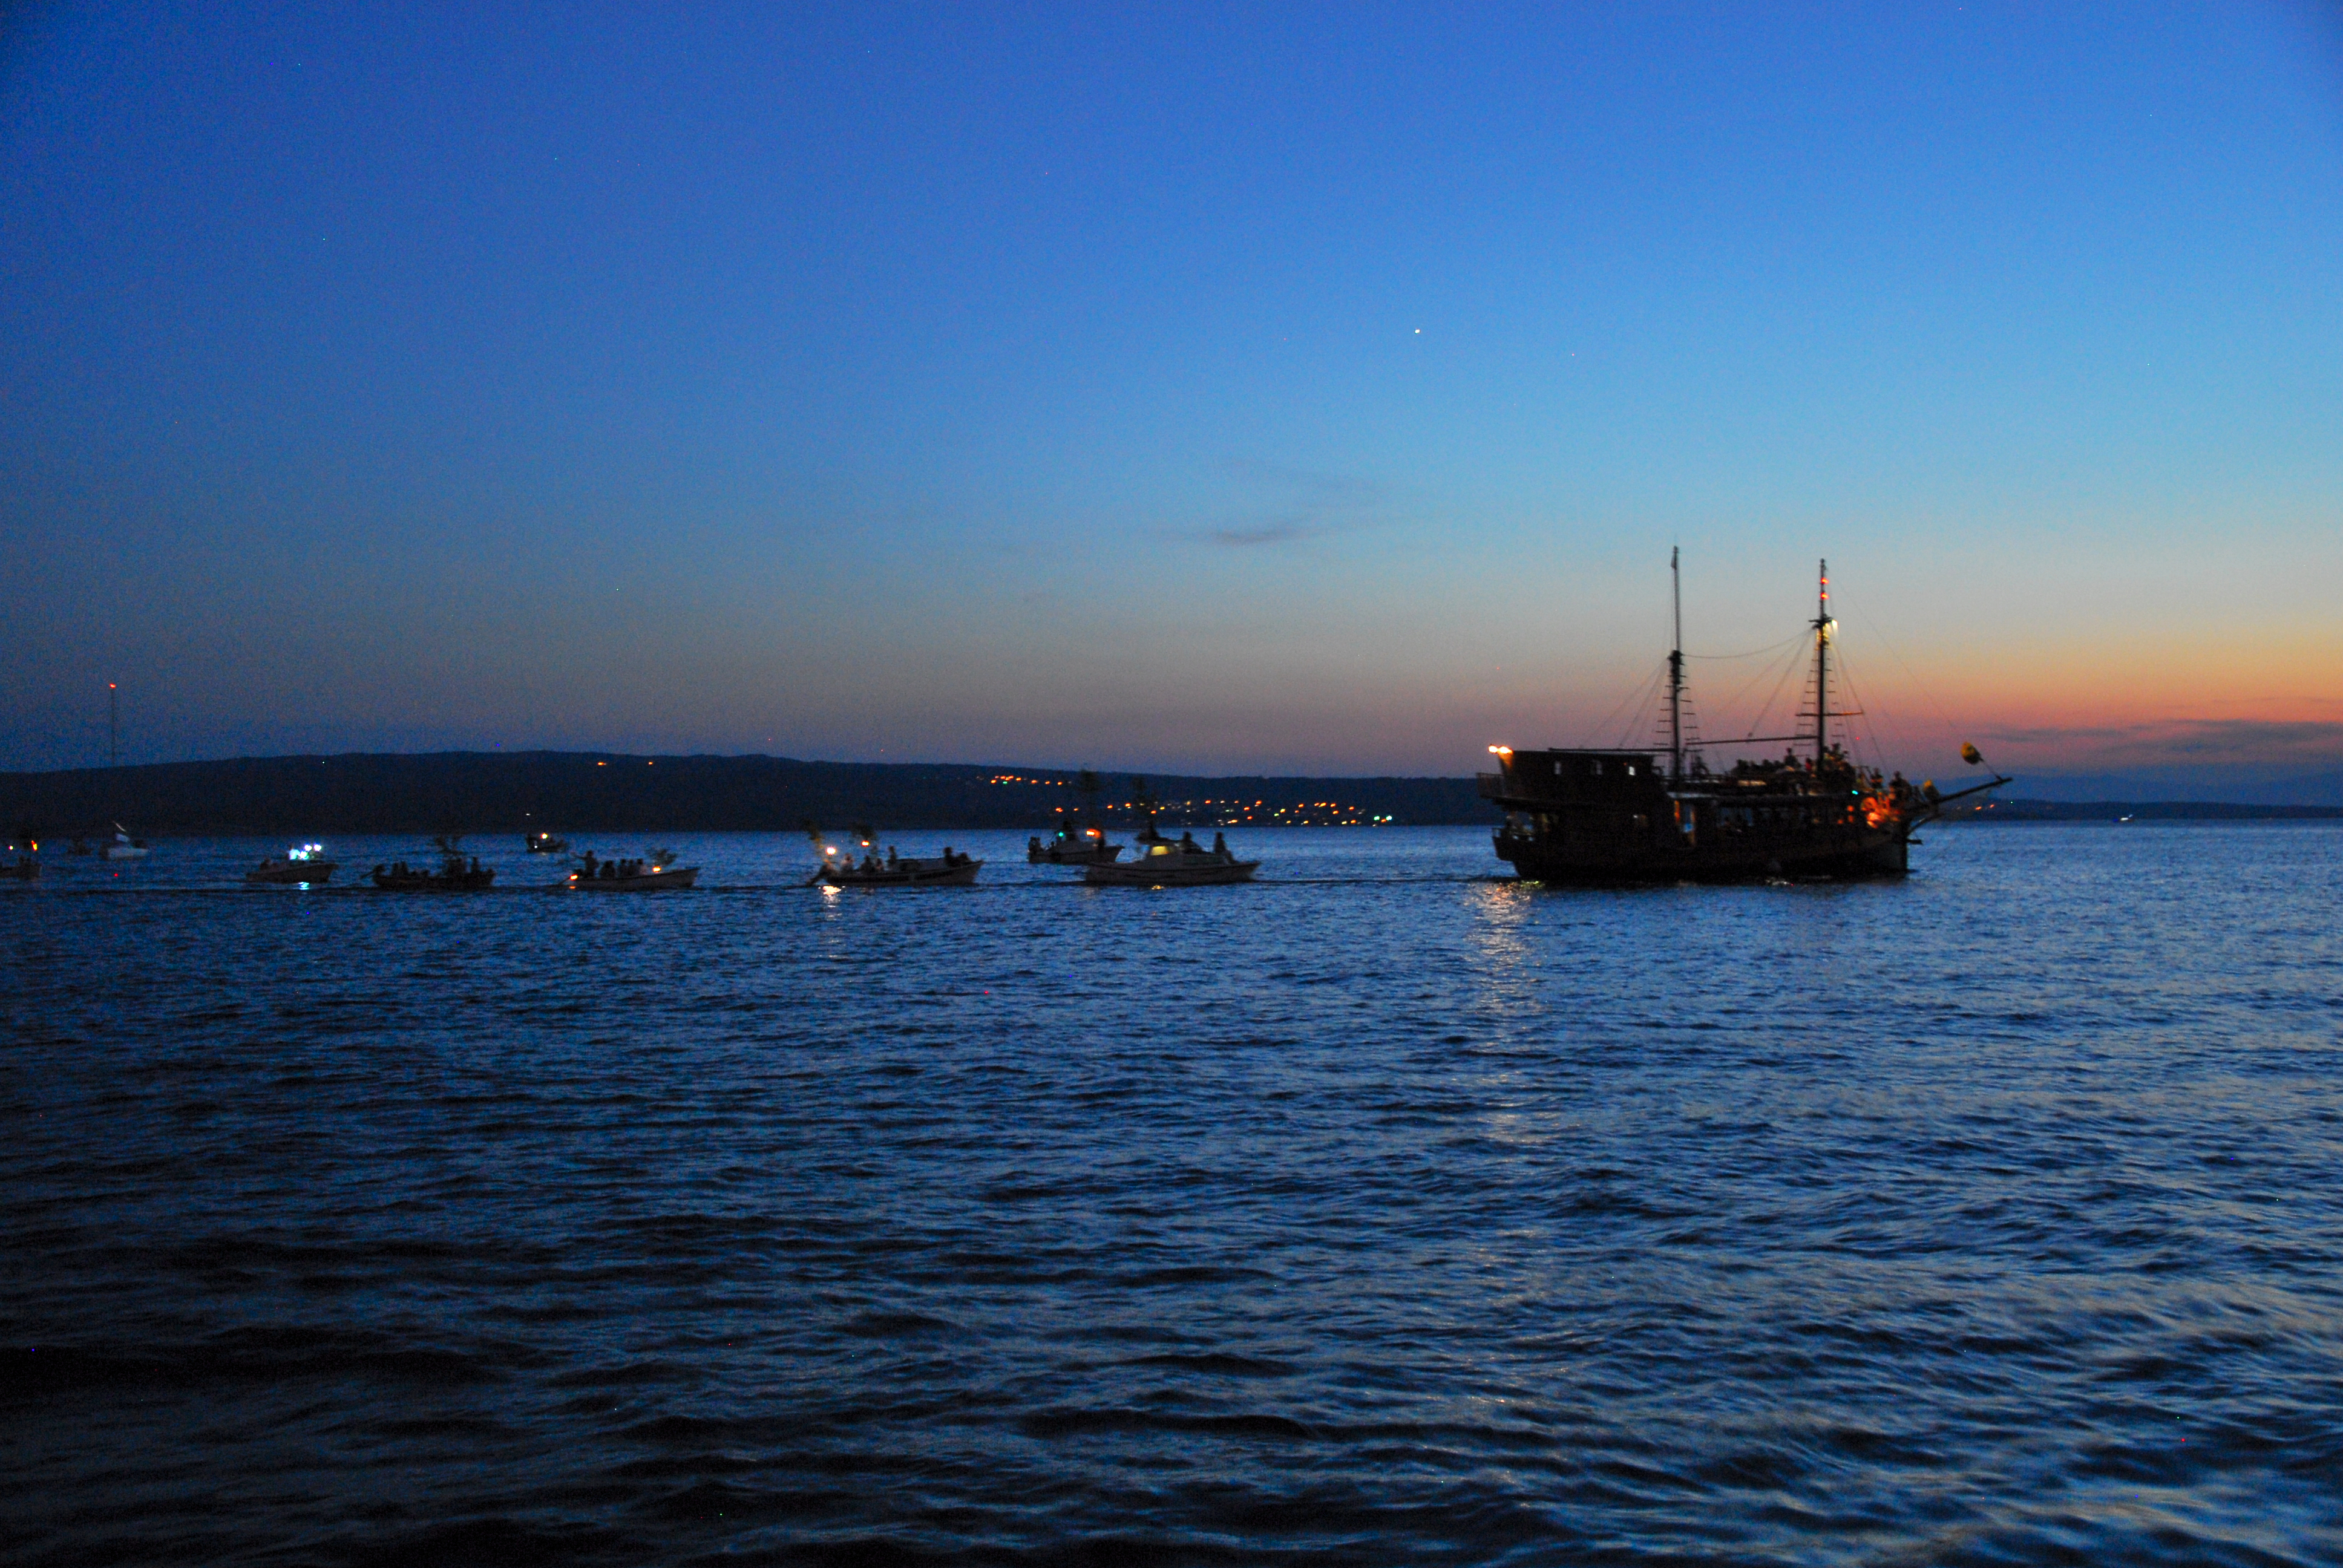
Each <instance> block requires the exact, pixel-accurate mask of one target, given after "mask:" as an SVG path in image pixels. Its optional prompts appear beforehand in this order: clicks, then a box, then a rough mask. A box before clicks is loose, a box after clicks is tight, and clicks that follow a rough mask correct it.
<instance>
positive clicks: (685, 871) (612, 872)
mask: <svg viewBox="0 0 2343 1568" xmlns="http://www.w3.org/2000/svg"><path fill="white" fill-rule="evenodd" d="M674 859H675V851H673V850H672V849H654V850H652V851H651V858H650V859H648V860H603V861H600V862H597V861H596V860H595V859H594V852H593V851H592V850H591V849H588V851H586V858H585V864H584V865H582V866H580V867H578V869H576V870H574V871H572V872H570V873H569V880H568V881H567V882H565V883H563V884H562V885H563V886H564V887H568V888H575V889H577V890H578V891H579V892H581V893H655V892H657V891H659V890H660V889H661V888H688V887H689V886H691V885H692V883H694V882H696V881H698V880H699V867H697V866H679V865H676V864H674V863H673V862H674Z"/></svg>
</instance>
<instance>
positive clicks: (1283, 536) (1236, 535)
mask: <svg viewBox="0 0 2343 1568" xmlns="http://www.w3.org/2000/svg"><path fill="white" fill-rule="evenodd" d="M1323 532H1325V530H1324V529H1323V528H1312V527H1311V526H1310V525H1309V524H1307V523H1302V522H1297V521H1294V520H1292V519H1287V520H1285V521H1282V522H1273V523H1255V524H1253V525H1252V526H1250V527H1244V528H1212V529H1208V530H1207V531H1206V532H1205V534H1204V538H1206V539H1207V540H1208V541H1210V542H1211V543H1212V544H1216V545H1222V546H1225V547H1227V548H1231V549H1248V548H1252V546H1254V545H1282V544H1287V543H1291V542H1292V540H1295V539H1307V538H1316V537H1317V536H1318V535H1320V534H1322V533H1323Z"/></svg>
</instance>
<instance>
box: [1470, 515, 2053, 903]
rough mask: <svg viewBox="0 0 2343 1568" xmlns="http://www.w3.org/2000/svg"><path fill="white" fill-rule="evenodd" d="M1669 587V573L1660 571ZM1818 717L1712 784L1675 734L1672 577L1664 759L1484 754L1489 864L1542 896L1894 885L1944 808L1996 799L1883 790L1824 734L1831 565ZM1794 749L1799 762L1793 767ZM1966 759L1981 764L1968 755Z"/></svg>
mask: <svg viewBox="0 0 2343 1568" xmlns="http://www.w3.org/2000/svg"><path fill="white" fill-rule="evenodd" d="M1668 565H1669V570H1670V573H1671V575H1672V576H1675V574H1676V560H1675V558H1674V556H1673V555H1672V556H1671V557H1670V559H1669V563H1668ZM1808 624H1809V626H1810V628H1811V629H1812V631H1813V634H1814V673H1813V677H1812V679H1813V693H1814V707H1813V709H1811V711H1809V712H1804V713H1801V714H1799V715H1798V717H1799V718H1800V719H1807V718H1811V719H1813V720H1814V728H1813V729H1811V730H1807V731H1803V732H1800V733H1798V734H1795V735H1789V736H1778V735H1777V736H1765V737H1759V736H1752V737H1748V738H1747V740H1749V741H1755V740H1759V739H1764V740H1767V741H1769V742H1770V741H1786V742H1788V743H1789V744H1790V746H1791V747H1792V748H1793V749H1791V750H1788V751H1785V753H1784V754H1783V756H1782V757H1780V758H1778V759H1770V760H1758V761H1748V760H1745V761H1740V762H1736V763H1735V764H1734V766H1733V769H1732V770H1731V771H1730V772H1726V773H1714V772H1711V771H1709V769H1708V768H1707V766H1706V763H1705V761H1704V759H1703V757H1702V755H1701V753H1700V750H1699V749H1697V748H1696V747H1694V746H1689V745H1687V743H1686V740H1685V733H1684V594H1683V588H1682V578H1681V577H1680V576H1675V647H1674V649H1673V650H1672V651H1671V652H1670V653H1669V655H1668V714H1667V722H1668V734H1667V740H1668V747H1667V750H1666V752H1665V754H1664V755H1663V754H1662V753H1660V752H1659V751H1658V750H1657V749H1652V750H1643V751H1635V750H1623V749H1594V750H1575V751H1516V750H1514V749H1513V748H1511V747H1509V746H1492V747H1491V748H1489V749H1490V751H1491V753H1492V754H1493V755H1494V756H1495V757H1496V759H1497V771H1496V772H1494V773H1483V774H1482V775H1481V776H1480V782H1481V793H1482V795H1483V797H1484V798H1485V799H1490V800H1493V801H1494V802H1495V803H1496V804H1497V805H1498V806H1500V807H1502V808H1503V810H1504V813H1505V817H1504V821H1503V824H1502V825H1501V826H1499V828H1498V829H1497V830H1496V851H1497V858H1498V859H1501V860H1506V861H1509V862H1511V863H1512V865H1513V869H1514V870H1516V871H1517V872H1519V873H1520V874H1521V875H1522V876H1523V877H1524V878H1529V879H1534V880H1537V881H1543V882H1577V883H1614V884H1615V883H1634V882H1678V881H1699V882H1725V881H1745V880H1753V879H1759V878H1765V877H1784V878H1793V879H1796V878H1832V879H1845V878H1868V877H1900V876H1902V875H1903V874H1904V873H1905V872H1906V870H1907V869H1909V867H1910V849H1911V846H1912V845H1914V844H1915V843H1917V842H1918V839H1916V838H1914V837H1913V835H1914V834H1915V833H1916V831H1917V830H1918V829H1920V828H1921V827H1923V826H1924V825H1926V823H1928V822H1931V821H1933V820H1935V819H1936V816H1937V815H1938V813H1939V812H1940V811H1941V810H1942V809H1943V808H1944V807H1945V805H1946V803H1948V802H1950V801H1953V800H1957V799H1961V798H1962V797H1963V796H1966V795H1975V794H1978V793H1980V792H1982V791H1984V790H1987V789H1996V788H1998V787H1999V786H2001V785H2004V784H2006V783H2008V782H2009V780H2008V779H2006V778H2003V777H2001V776H2000V775H1998V774H1996V776H1995V777H1994V778H1993V779H1991V780H1989V781H1988V782H1986V783H1983V784H1978V785H1974V786H1972V787H1970V788H1968V789H1957V790H1955V791H1953V792H1952V793H1950V794H1940V793H1939V792H1938V791H1937V789H1936V786H1935V785H1934V784H1933V783H1929V784H1922V785H1913V784H1909V783H1907V782H1906V780H1905V779H1904V777H1903V775H1902V774H1900V773H1899V774H1896V776H1895V777H1894V778H1892V779H1883V778H1882V777H1881V776H1880V774H1879V772H1878V770H1877V769H1868V768H1864V767H1861V766H1858V765H1857V763H1856V762H1855V759H1853V758H1851V757H1850V756H1849V755H1848V754H1847V751H1846V749H1845V747H1844V746H1843V745H1842V744H1840V743H1839V741H1838V740H1837V739H1835V737H1834V736H1833V734H1832V731H1831V720H1832V719H1850V718H1853V717H1855V714H1854V713H1853V712H1852V711H1847V712H1835V711H1833V710H1832V708H1831V642H1832V639H1833V638H1834V637H1835V634H1836V632H1837V629H1838V623H1837V622H1836V621H1835V620H1833V619H1832V618H1831V613H1830V563H1829V562H1828V561H1825V562H1824V563H1823V564H1822V571H1821V587H1820V589H1819V592H1818V594H1817V597H1816V601H1815V618H1814V619H1813V621H1811V622H1810V623H1808ZM1799 748H1804V749H1805V750H1804V753H1803V754H1801V751H1800V750H1799ZM1961 755H1962V758H1963V759H1965V760H1966V761H1967V762H1968V763H1969V764H1970V765H1971V766H1973V767H1981V766H1983V765H1984V761H1985V759H1984V757H1983V756H1982V755H1981V754H1980V753H1979V752H1978V750H1977V749H1976V747H1975V746H1973V745H1966V744H1965V745H1963V746H1962V748H1961Z"/></svg>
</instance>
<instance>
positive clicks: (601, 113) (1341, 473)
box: [0, 4, 2343, 774]
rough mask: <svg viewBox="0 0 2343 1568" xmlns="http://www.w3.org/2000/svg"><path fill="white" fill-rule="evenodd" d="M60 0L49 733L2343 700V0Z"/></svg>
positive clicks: (2079, 752) (1132, 762)
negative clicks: (1770, 698) (738, 1)
mask: <svg viewBox="0 0 2343 1568" xmlns="http://www.w3.org/2000/svg"><path fill="white" fill-rule="evenodd" d="M484 11H485V12H493V14H492V15H483V14H482V13H483V12H484ZM9 17H10V20H9V21H8V22H7V24H6V26H7V32H6V35H5V56H0V474H5V492H4V493H0V565H5V569H6V572H7V580H8V582H9V584H10V610H9V614H8V616H7V618H6V628H5V633H0V636H4V637H5V648H6V651H7V655H8V657H7V664H8V667H9V669H10V680H9V685H8V688H7V696H6V703H5V712H0V767H7V768H45V767H58V766H79V765H84V764H86V763H88V762H91V761H93V760H103V758H104V753H105V688H106V682H107V681H109V680H118V681H120V682H121V683H122V687H123V691H124V698H125V706H124V715H125V755H126V759H137V760H157V759H180V758H186V757H208V756H226V755H235V754H239V753H279V752H290V751H313V750H316V751H341V750H357V749H443V748H466V749H470V748H487V747H488V746H491V745H502V746H504V747H507V748H517V747H564V748H570V747H574V748H608V749H638V750H657V751H670V752H671V751H721V752H732V751H768V752H775V753H781V754H788V755H793V756H801V757H823V758H840V759H849V758H850V759H878V760H892V759H902V760H915V759H919V760H966V761H1011V762H1031V763H1036V764H1051V765H1064V764H1072V763H1078V762H1083V761H1088V762H1092V763H1095V764H1096V765H1098V766H1100V767H1102V768H1145V769H1182V770H1185V771H1196V772H1219V771H1252V770H1259V769H1268V770H1273V771H1301V770H1309V771H1330V772H1384V771H1403V772H1418V773H1449V774H1453V773H1462V772H1466V771H1469V770H1471V769H1472V768H1473V766H1474V764H1475V763H1476V762H1482V761H1485V753H1484V752H1483V747H1484V746H1485V745H1486V744H1488V743H1489V742H1491V741H1493V740H1504V741H1509V742H1512V743H1513V744H1516V745H1543V744H1553V743H1570V742H1575V741H1581V740H1596V741H1610V740H1616V739H1619V737H1618V735H1617V734H1616V733H1615V732H1614V733H1612V734H1609V735H1604V734H1600V733H1597V732H1598V731H1599V730H1600V729H1601V728H1602V726H1603V725H1604V722H1605V719H1606V715H1611V714H1613V713H1614V711H1615V710H1617V709H1619V708H1620V705H1621V703H1622V701H1623V699H1627V700H1628V701H1629V703H1630V715H1631V717H1632V711H1633V709H1632V699H1633V697H1634V693H1635V691H1636V690H1637V689H1639V688H1640V687H1641V686H1642V685H1643V683H1644V681H1645V680H1646V679H1647V678H1648V677H1649V676H1650V674H1651V673H1652V671H1653V669H1654V668H1655V667H1656V664H1657V661H1658V660H1659V658H1661V657H1662V655H1663V654H1664V652H1665V650H1666V648H1667V643H1668V578H1667V560H1668V551H1669V548H1670V547H1671V545H1673V544H1676V543H1681V544H1682V545H1683V547H1684V552H1685V561H1686V572H1685V579H1684V601H1685V614H1686V619H1687V633H1686V644H1687V647H1688V648H1690V649H1692V650H1693V651H1694V652H1696V653H1703V652H1715V653H1737V652H1742V651H1745V650H1748V649H1752V648H1761V647H1764V646H1765V645H1769V644H1773V643H1775V642H1778V641H1780V640H1781V639H1782V638H1786V637H1789V636H1791V635H1793V634H1795V632H1797V630H1798V629H1799V623H1800V621H1801V620H1802V619H1803V618H1805V617H1807V616H1810V615H1811V614H1812V613H1813V596H1814V574H1815V560H1816V558H1818V557H1824V556H1827V557H1829V558H1830V560H1831V567H1832V578H1833V588H1834V594H1835V608H1837V609H1838V611H1839V613H1840V614H1841V616H1842V618H1843V620H1844V644H1843V646H1844V648H1845V653H1846V656H1847V658H1848V660H1849V662H1850V666H1851V668H1852V669H1853V671H1854V673H1855V677H1856V678H1857V679H1858V681H1860V682H1862V687H1861V693H1862V698H1863V700H1864V701H1865V704H1866V706H1868V707H1871V708H1873V709H1874V710H1875V713H1876V715H1877V716H1878V718H1879V719H1880V723H1879V725H1878V726H1877V740H1878V743H1879V744H1880V746H1881V747H1882V748H1883V749H1884V753H1885V759H1886V760H1888V761H1890V762H1894V763H1897V764H1899V765H1902V766H1905V767H1907V768H1911V769H1915V770H1916V771H1943V770H1944V768H1945V752H1946V749H1948V748H1949V747H1950V746H1951V745H1953V744H1955V743H1956V741H1957V739H1961V738H1963V737H1967V736H1974V737H1975V738H1976V739H1978V740H1980V741H1981V742H1985V743H1986V744H1988V748H1989V749H1992V750H1993V751H1995V753H1996V760H1997V761H1999V762H2001V763H2002V764H2003V766H2004V767H2005V768H2017V769H2025V770H2028V771H2033V772H2037V773H2056V772H2060V771H2065V772H2070V773H2082V772H2092V771H2099V772H2114V773H2118V774H2121V773H2124V772H2126V770H2130V771H2131V772H2132V773H2135V774H2137V773H2138V772H2139V771H2140V770H2142V769H2149V770H2153V769H2187V768H2191V767H2200V766H2214V767H2217V768H2218V767H2229V766H2236V767H2245V768H2250V769H2261V770H2262V771H2263V772H2265V773H2268V772H2272V771H2275V772H2277V773H2285V772H2287V771H2288V770H2289V769H2291V770H2294V771H2298V772H2315V771H2318V770H2322V769H2324V770H2328V771H2332V770H2336V769H2343V619H2338V614H2337V608H2336V607H2337V606H2338V604H2343V526H2338V525H2343V23H2338V13H2337V12H2336V11H2334V10H2332V9H2322V8H2316V7H2311V6H2308V5H2299V6H2288V5H2247V4H2236V5H2207V6H2202V7H2197V6H2189V7H2170V6H2161V5H2124V6H2116V5H2087V6H2086V5H2071V6H2057V5H2051V6H2045V5H2022V6H2018V5H2011V6H2002V5H1905V6H1897V7H1884V8H1883V7H1862V6H1855V5H1845V6H1819V7H1805V6H1793V5H1765V6H1753V5H1715V6H1667V5H1618V6H1605V5H1584V6H1574V7H1554V6H1526V7H1520V8H1505V7H1501V6H1496V5H1453V6H1433V5H1407V6H1371V5H1330V6H1323V7H1311V6H1303V5H1284V6H1257V5H1252V6H1242V7H1236V6H1231V7H1213V6H1208V5H1186V6H1179V7H1161V8H1129V9H1117V10H1113V11H1111V12H1110V11H1107V10H1106V9H1105V8H1101V7H1092V6H1073V5H1069V6H1063V7H1051V6H1011V5H984V6H953V7H944V6H938V7H933V8H890V7H884V6H878V5H842V6H838V7H834V8H823V7H820V6H815V5H792V6H786V7H768V6H746V5H744V6H738V7H718V6H691V7H652V6H644V7H640V8H631V9H628V8H615V7H595V6H587V7H577V6H568V5H564V6H558V7H557V6H547V7H543V8H538V9H531V8H528V7H524V6H512V7H497V8H483V7H469V6H447V7H444V8H436V9H435V8H428V7H417V6H397V7H379V8H377V7H368V6H364V5H333V6H320V7H316V8H314V9H308V10H304V9H301V8H297V7H281V6H270V7H265V8H262V7H245V6H239V5H225V4H223V5H204V6H188V7H171V6H162V5H139V6H135V7H111V6H99V5H63V6H54V7H38V6H35V7H33V8H31V9H30V10H25V9H22V8H18V9H15V10H12V11H11V12H10V13H9ZM1771 657H1772V656H1771V655H1768V656H1767V657H1766V658H1760V659H1757V660H1754V661H1743V662H1740V663H1735V662H1731V661H1718V662H1704V663H1703V664H1700V665H1697V666H1695V668H1694V678H1695V680H1696V681H1698V682H1700V683H1701V684H1699V685H1698V686H1696V688H1695V690H1696V694H1697V695H1698V696H1699V698H1700V699H1702V701H1703V703H1704V706H1703V709H1702V712H1703V715H1704V719H1705V720H1706V721H1707V722H1708V724H1709V725H1710V732H1711V733H1712V734H1726V733H1737V732H1739V731H1740V730H1741V729H1746V728H1748V725H1747V723H1746V722H1744V719H1745V718H1754V711H1752V710H1751V700H1750V699H1736V697H1735V693H1736V692H1739V691H1741V690H1743V689H1745V687H1747V686H1748V685H1749V684H1750V683H1751V682H1752V681H1753V680H1755V681H1756V684H1758V685H1759V686H1762V685H1763V684H1764V683H1763V680H1761V679H1758V678H1759V677H1761V676H1762V675H1763V674H1764V672H1765V669H1766V668H1770V665H1768V662H1767V660H1768V659H1769V658H1771ZM1760 695H1762V693H1761V694H1760ZM1736 702H1737V703H1738V706H1736ZM1638 739H1640V737H1638Z"/></svg>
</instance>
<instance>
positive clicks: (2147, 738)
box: [1994, 719, 2343, 766]
mask: <svg viewBox="0 0 2343 1568" xmlns="http://www.w3.org/2000/svg"><path fill="white" fill-rule="evenodd" d="M1994 739H1996V740H2006V741H2008V742H2010V743H2012V744H2014V745H2026V746H2036V745H2038V746H2054V747H2056V746H2064V747H2076V746H2080V747H2081V748H2083V749H2085V750H2086V751H2087V753H2089V754H2091V755H2095V756H2097V757H2098V758H2099V759H2102V760H2103V761H2105V762H2107V763H2110V764H2121V765H2127V766H2137V765H2138V764H2141V763H2155V762H2176V763H2177V762H2192V763H2201V762H2206V761H2219V762H2237V763H2256V762H2260V763H2267V762H2288V763H2295V764H2305V763H2327V764H2336V763H2343V723H2338V722H2335V721H2332V720H2328V719H2183V720H2178V721H2176V722H2172V723H2166V724H2117V725H2087V726H2077V727H2074V728H2071V729H2061V728H2056V727H2037V728H2031V729H2005V730H1999V731H1996V733H1995V735H1994Z"/></svg>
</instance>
